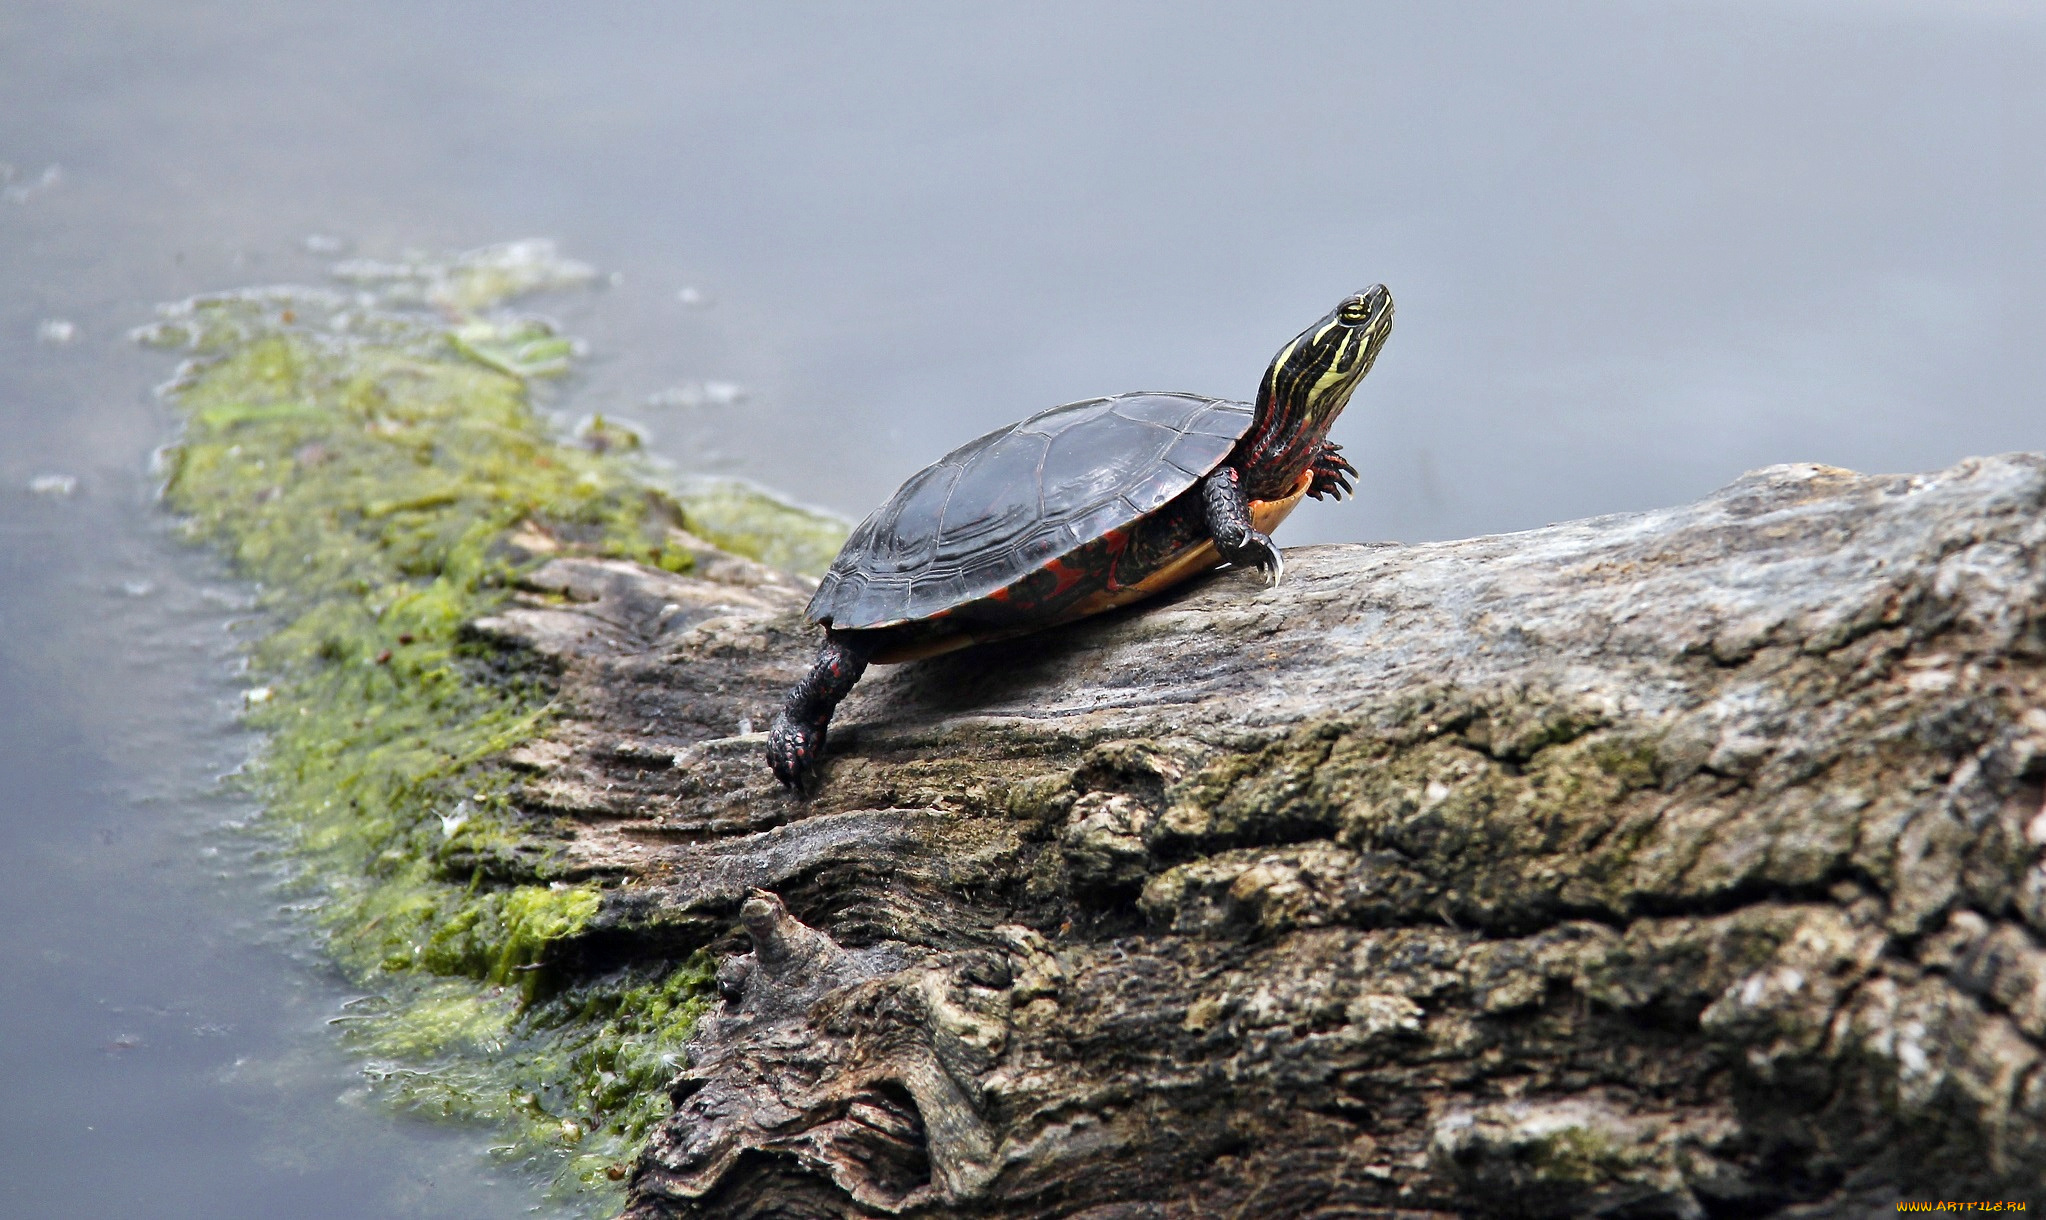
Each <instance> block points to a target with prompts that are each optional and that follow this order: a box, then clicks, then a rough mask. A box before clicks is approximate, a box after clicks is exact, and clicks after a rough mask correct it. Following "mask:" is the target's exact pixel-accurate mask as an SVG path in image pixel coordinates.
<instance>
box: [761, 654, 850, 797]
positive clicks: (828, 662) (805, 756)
mask: <svg viewBox="0 0 2046 1220" xmlns="http://www.w3.org/2000/svg"><path fill="white" fill-rule="evenodd" d="M872 654H873V646H872V645H871V644H870V643H869V642H868V641H866V640H864V639H861V638H859V637H858V636H855V635H851V634H849V633H846V632H839V631H831V630H828V629H827V630H826V631H825V632H824V646H823V647H821V648H819V649H818V650H817V661H816V663H815V664H814V665H812V666H811V667H810V672H809V673H807V674H805V675H803V680H802V681H801V682H798V683H796V685H795V687H794V689H792V690H790V691H789V696H788V698H787V699H786V700H784V701H783V702H782V707H781V711H779V712H776V713H775V715H774V724H773V725H771V726H770V727H769V728H768V730H767V765H768V766H769V767H772V768H773V769H774V777H775V778H776V779H778V780H780V781H781V782H782V784H783V785H784V786H785V787H788V788H790V789H793V790H795V791H797V792H801V791H802V790H803V788H804V787H805V786H806V785H807V784H808V782H809V780H810V778H811V777H812V776H813V775H814V774H815V773H816V770H817V764H818V762H819V761H821V760H822V759H823V757H824V738H825V730H826V729H827V728H828V727H829V725H830V724H831V713H832V712H834V711H836V710H837V709H838V704H839V701H840V700H841V699H844V698H845V697H846V696H847V695H849V694H851V693H852V688H853V683H855V682H858V681H859V680H860V675H861V674H863V673H865V672H867V658H868V657H869V656H871V655H872Z"/></svg>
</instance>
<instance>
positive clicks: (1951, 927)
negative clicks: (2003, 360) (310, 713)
mask: <svg viewBox="0 0 2046 1220" xmlns="http://www.w3.org/2000/svg"><path fill="white" fill-rule="evenodd" d="M707 558H708V556H707ZM1287 570H1288V573H1289V577H1288V580H1287V582H1286V584H1285V585H1283V586H1282V587H1280V588H1277V589H1274V590H1270V591H1267V590H1265V589H1264V588H1263V587H1262V584H1261V581H1260V580H1259V579H1258V578H1257V577H1256V576H1255V575H1254V574H1249V573H1235V572H1227V571H1224V572H1220V573H1216V574H1214V575H1212V576H1210V577H1208V578H1204V579H1202V580H1199V581H1197V582H1195V583H1194V584H1193V585H1191V586H1190V587H1187V588H1186V589H1184V590H1183V591H1181V592H1179V593H1178V594H1177V595H1173V596H1168V597H1167V598H1164V599H1161V600H1158V601H1155V602H1152V603H1149V604H1147V605H1144V606H1141V607H1137V608H1135V609H1134V610H1131V611H1126V612H1120V613H1117V614H1115V615H1113V616H1111V617H1106V618H1102V619H1098V620H1094V621H1091V622H1088V623H1083V624H1080V625H1077V626H1074V627H1069V628H1064V629H1060V630H1058V631H1056V632H1052V633H1047V634H1043V635H1039V636H1036V637H1032V638H1028V639H1024V640H1019V641H1016V642H1013V643H1010V644H1006V645H999V646H994V647H988V648H983V649H978V650H974V651H970V652H967V653H963V654H959V655H955V656H950V657H945V658H940V659H937V660H932V661H927V662H920V663H916V664H912V665H907V666H902V667H897V668H893V669H883V670H877V671H875V672H874V673H872V674H870V676H869V678H868V680H867V681H866V682H865V683H864V684H863V685H862V686H861V687H860V689H859V691H858V692H857V693H856V694H855V695H854V696H853V698H852V699H851V700H850V701H849V702H848V703H847V704H846V706H845V707H844V709H843V710H842V712H841V713H840V716H839V719H838V722H837V725H835V726H834V728H833V739H832V745H833V756H832V759H831V761H830V764H829V767H828V771H827V774H826V777H825V781H824V784H823V788H822V791H821V792H820V793H819V794H818V795H817V796H816V797H814V798H813V799H810V800H795V799H791V798H790V797H788V796H785V795H783V794H782V793H781V792H780V790H779V789H778V788H777V787H776V786H775V785H774V783H773V781H772V780H771V779H770V777H769V776H768V774H767V770H766V768H765V767H764V766H763V764H762V761H761V749H762V746H761V734H760V733H758V732H757V731H755V730H757V729H759V728H761V727H764V726H765V724H766V722H767V718H768V716H769V714H770V712H771V711H772V709H773V707H774V705H775V702H776V700H777V699H778V698H779V697H780V694H781V692H782V690H783V689H784V688H785V687H786V686H787V685H788V684H789V683H790V682H791V681H792V680H793V679H794V678H795V677H796V676H797V675H798V674H799V673H800V672H801V670H802V668H803V667H804V666H805V665H806V664H807V662H808V660H809V658H810V654H811V651H812V648H813V646H814V636H813V634H812V633H811V632H810V631H809V630H807V629H805V628H804V626H803V625H802V621H801V617H800V614H799V607H800V605H801V603H802V601H803V592H802V590H801V589H799V588H797V587H795V585H794V584H793V583H791V582H788V581H787V580H785V579H780V580H777V579H775V578H773V577H771V576H770V575H768V574H766V573H765V572H764V570H762V569H758V568H755V567H752V566H750V565H746V564H744V563H743V562H741V561H734V560H728V559H726V560H718V561H717V562H714V563H705V564H704V565H701V566H700V567H699V571H698V574H697V575H696V576H691V577H675V576H670V575H667V574H664V573H659V572H653V571H649V570H645V569H641V568H636V567H632V566H630V565H623V564H617V563H607V562H602V561H594V560H566V559H564V560H557V561H555V562H553V563H551V564H550V565H548V566H547V567H545V568H543V569H541V570H540V572H539V573H538V574H537V575H536V576H535V577H534V578H533V581H532V586H533V590H534V595H533V596H530V597H528V598H527V599H526V600H525V601H523V602H522V603H521V604H519V605H518V606H516V607H514V608H512V609H510V610H508V611H507V612H506V613H504V614H503V615H502V616H500V617H498V618H495V619H492V620H490V621H488V622H486V623H483V624H480V625H479V627H480V629H481V630H482V631H483V633H484V634H486V635H488V636H493V637H495V638H497V639H500V640H505V641H511V642H516V643H517V644H519V645H522V646H525V647H529V648H532V649H536V650H538V651H539V652H541V653H543V654H546V655H547V656H550V657H553V658H556V659H557V661H558V663H559V665H560V668H561V683H562V689H563V694H564V698H565V700H566V703H567V705H568V706H569V707H571V708H572V709H573V710H572V714H571V716H570V717H569V718H568V719H566V720H565V721H564V722H563V723H561V724H560V725H559V727H558V728H557V730H556V731H554V732H553V733H552V734H551V736H550V737H549V738H548V739H547V740H546V741H544V742H542V743H540V744H539V745H536V746H534V747H531V748H529V749H526V750H524V751H522V752H521V753H520V754H519V755H518V756H517V757H516V758H515V759H513V760H512V761H513V765H515V766H518V767H521V768H524V769H525V770H526V771H527V772H528V774H527V775H526V777H525V780H524V785H523V788H522V796H521V799H522V801H523V802H524V803H525V805H526V807H527V808H529V809H530V810H531V811H532V812H533V813H534V814H535V816H537V817H552V818H556V819H558V820H559V821H558V824H560V825H563V826H565V827H567V830H566V831H565V833H566V834H567V835H568V838H567V841H566V851H567V854H568V856H569V858H570V859H571V860H572V861H574V866H575V868H577V869H578V870H581V871H582V872H583V873H585V874H587V875H590V876H595V877H599V878H604V879H607V880H608V881H609V882H612V883H613V884H612V886H611V888H610V889H609V890H608V891H607V898H606V903H605V907H604V911H603V914H602V915H601V916H600V917H599V918H598V919H597V921H596V922H595V923H594V924H593V925H592V926H591V928H590V929H589V931H588V932H587V933H586V934H585V935H584V936H583V937H582V938H581V940H580V941H579V942H578V943H577V944H576V945H575V946H574V947H573V950H572V951H573V953H574V954H575V956H574V957H573V958H572V959H570V960H568V961H565V962H564V963H563V965H564V967H565V968H570V969H574V968H581V969H601V968H603V967H604V966H605V965H606V964H607V963H615V962H617V961H619V960H621V959H626V958H635V957H637V958H673V957H677V956H679V955H682V954H684V953H687V952H689V951H691V950H693V949H695V948H698V947H701V946H705V945H710V946H714V947H717V948H718V949H719V951H720V952H721V953H725V954H728V955H730V960H728V961H727V962H726V964H725V966H724V969H723V970H722V972H721V974H720V983H721V986H722V988H723V989H724V990H725V992H726V995H727V997H728V998H727V1000H726V1002H725V1004H724V1006H723V1007H722V1008H721V1009H720V1010H719V1011H717V1012H716V1013H715V1014H714V1015H713V1016H711V1017H708V1018H706V1019H705V1021H704V1022H703V1025H702V1027H701V1031H700V1033H699V1034H698V1036H697V1038H696V1040H695V1042H694V1044H693V1047H692V1054H691V1061H690V1064H689V1066H688V1068H687V1070H686V1071H684V1072H683V1073H682V1075H681V1077H680V1079H679V1080H678V1081H677V1083H676V1085H675V1093H674V1095H675V1098H676V1103H677V1104H676V1110H675V1113H674V1116H673V1118H672V1120H670V1121H669V1123H668V1124H667V1126H666V1128H665V1129H664V1130H663V1131H662V1132H661V1133H660V1134H659V1135H658V1136H657V1138H656V1139H655V1140H654V1141H653V1143H652V1145H651V1146H650V1147H649V1148H648V1150H647V1152H646V1154H645V1156H644V1157H643V1158H642V1160H641V1163H640V1164H639V1165H638V1166H637V1167H636V1169H635V1171H634V1173H633V1177H632V1181H631V1186H632V1196H631V1198H632V1202H631V1206H630V1214H631V1215H633V1216H635V1217H645V1218H651V1217H662V1216H762V1217H764V1216H868V1215H917V1216H938V1215H947V1216H950V1215H958V1216H976V1217H980V1216H986V1217H996V1216H999V1217H1053V1216H1075V1215H1077V1216H1084V1217H1087V1218H1088V1220H1110V1218H1112V1217H1113V1218H1130V1220H1134V1218H1137V1217H1195V1216H1215V1217H1232V1216H1336V1215H1342V1216H1379V1215H1386V1216H1390V1215H1402V1216H1410V1215H1473V1216H1478V1215H1517V1216H1571V1215H1583V1214H1612V1215H1629V1216H1700V1215H1725V1216H1750V1215H1768V1214H1783V1215H1841V1216H1845V1215H1862V1214H1865V1212H1866V1211H1867V1210H1868V1209H1869V1208H1871V1207H1873V1208H1877V1209H1887V1208H1890V1207H1891V1206H1893V1204H1894V1201H1895V1200H1896V1199H1898V1198H1900V1197H1925V1196H1928V1195H1930V1196H1937V1197H1947V1198H1954V1197H1964V1198H1985V1197H2009V1198H2031V1199H2032V1200H2034V1201H2036V1202H2046V1199H2042V1198H2041V1197H2040V1195H2039V1193H2038V1188H2039V1186H2040V1184H2041V1182H2042V1181H2046V1061H2042V1058H2041V1052H2042V1047H2046V948H2042V939H2041V938H2042V937H2046V866H2042V864H2041V849H2042V846H2046V810H2042V808H2041V806H2042V781H2046V458H2042V457H2038V456H2028V455H2019V456H2013V457H2004V458H1997V459H1993V460H1984V461H1972V462H1967V463H1963V464H1961V465H1959V466H1956V467H1954V468H1953V469H1951V470H1948V471H1945V472H1942V473H1940V474H1936V475H1928V476H1920V477H1904V476H1896V477H1888V476H1886V477H1866V476H1862V475H1857V474H1852V473H1850V472H1847V471H1842V470H1837V469H1831V468H1826V467H1815V466H1785V467H1776V468H1772V469H1770V470H1766V471H1762V472H1759V473H1757V474H1754V475H1750V476H1748V477H1747V478H1744V479H1742V480H1741V481H1739V482H1738V483H1735V484H1734V485H1733V486H1731V487H1728V488H1726V489H1725V490H1723V491H1721V492H1719V493H1718V494H1716V495H1714V496H1712V497H1710V498H1709V499H1706V500H1704V501H1702V502H1700V503H1698V504H1694V505H1691V506H1688V507H1684V508H1677V509H1670V510H1666V511H1660V512H1651V513H1642V514H1635V515H1626V516H1614V517H1605V518H1599V519H1596V520H1591V521H1583V522H1576V523H1572V524H1567V525H1559V526H1551V527H1549V528H1547V529H1542V530H1534V531H1530V532H1527V533H1522V534H1512V535H1505V536H1499V537H1487V538H1476V539H1470V540H1467V541H1462V542H1448V543H1436V544H1429V545H1423V546H1324V547H1312V548H1305V549H1300V550H1295V551H1293V552H1292V553H1291V554H1290V555H1289V557H1288V568H1287ZM563 595H565V597H564V596H563ZM784 904H785V905H784ZM742 927H743V932H742ZM742 954H743V955H742Z"/></svg>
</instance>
